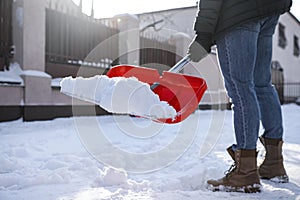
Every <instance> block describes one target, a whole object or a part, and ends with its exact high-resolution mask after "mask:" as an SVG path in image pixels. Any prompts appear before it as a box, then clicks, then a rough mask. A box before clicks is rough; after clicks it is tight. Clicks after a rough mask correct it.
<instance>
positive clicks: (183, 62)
mask: <svg viewBox="0 0 300 200" xmlns="http://www.w3.org/2000/svg"><path fill="white" fill-rule="evenodd" d="M190 61H191V59H190V55H189V54H188V55H186V56H184V57H183V58H182V59H181V60H179V61H178V62H177V63H176V64H175V65H174V66H173V67H172V68H171V69H169V72H174V73H177V72H179V71H180V70H182V69H183V67H184V66H185V65H186V64H188V63H189V62H190Z"/></svg>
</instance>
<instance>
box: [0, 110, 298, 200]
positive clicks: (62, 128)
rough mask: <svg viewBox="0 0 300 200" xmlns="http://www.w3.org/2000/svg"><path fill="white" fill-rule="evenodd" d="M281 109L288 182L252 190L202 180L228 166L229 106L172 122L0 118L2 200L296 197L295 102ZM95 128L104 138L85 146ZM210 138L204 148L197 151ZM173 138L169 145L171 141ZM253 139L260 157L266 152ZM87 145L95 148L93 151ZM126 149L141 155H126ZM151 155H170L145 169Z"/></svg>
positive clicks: (111, 118) (115, 118)
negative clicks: (218, 188) (213, 186)
mask: <svg viewBox="0 0 300 200" xmlns="http://www.w3.org/2000/svg"><path fill="white" fill-rule="evenodd" d="M282 109H283V117H284V130H285V135H284V141H285V143H284V146H283V149H284V152H283V153H284V158H285V160H284V162H285V166H286V170H287V173H288V175H289V177H290V183H286V184H276V183H273V182H270V181H266V180H263V181H262V186H263V191H262V192H261V193H258V194H242V193H226V192H211V191H208V190H207V189H206V180H207V179H209V178H219V177H221V176H223V175H224V172H225V171H226V170H227V169H228V168H229V166H230V165H231V163H232V161H231V159H230V157H229V156H228V155H227V153H226V151H225V149H226V148H227V147H228V146H229V145H231V144H232V143H233V142H234V135H233V129H232V119H231V115H232V112H231V111H202V110H200V111H197V112H195V113H194V114H192V115H191V116H190V117H189V118H188V119H186V120H185V121H184V122H182V123H179V124H176V125H165V124H160V123H155V122H152V121H150V120H146V119H142V118H131V117H128V116H119V115H117V116H114V115H111V116H99V117H72V118H61V119H55V120H52V121H40V122H38V121H37V122H22V120H17V121H12V122H5V123H0V199H1V200H2V199H3V200H20V199H24V200H35V199H43V200H71V199H72V200H111V199H112V200H199V199H211V200H215V199H234V200H239V199H244V200H247V199H248V200H250V199H251V200H252V199H272V200H275V199H295V200H299V199H300V175H299V171H300V134H299V130H300V123H299V118H300V107H299V106H297V105H295V104H289V105H284V106H283V107H282ZM215 119H217V120H215ZM96 127H98V129H96ZM211 127H213V129H211ZM217 127H219V128H220V129H217ZM217 130H221V131H220V133H219V132H217ZM262 132H263V130H261V133H262ZM98 135H103V136H104V137H103V138H102V139H103V140H107V141H109V145H108V144H106V145H104V143H102V142H103V141H98V140H96V141H95V144H99V145H98V146H95V147H94V146H90V145H89V144H88V142H89V141H88V140H87V139H88V138H94V137H92V136H98ZM178 138H179V139H180V142H178V143H176V140H177V139H178ZM188 138H189V139H188ZM208 143H209V145H208V146H210V148H209V149H207V153H205V154H203V153H201V152H202V150H203V148H204V147H205V148H206V147H207V146H206V144H208ZM100 144H103V145H102V146H100ZM172 144H176V145H175V147H174V148H169V147H170V146H172ZM258 144H259V145H258V149H259V150H260V153H259V157H258V160H259V162H261V161H262V157H261V156H262V154H263V152H264V151H263V148H262V145H261V144H260V143H258ZM93 148H96V150H97V149H99V150H100V154H101V155H99V156H98V155H95V154H93ZM164 149H168V151H167V152H164ZM117 150H118V151H117ZM177 151H181V153H180V156H177V155H176V156H174V154H173V152H177ZM125 153H128V154H131V155H132V156H133V157H134V156H138V155H140V156H141V157H139V158H142V159H139V160H134V159H132V160H130V159H131V157H126V154H125ZM154 153H157V154H154ZM153 155H156V156H157V157H162V158H163V160H168V159H169V162H168V163H167V164H165V163H164V162H162V161H163V160H161V159H159V158H157V159H154V160H157V162H161V163H156V164H157V165H154V167H153V168H151V164H153V163H150V162H148V163H147V162H146V161H147V160H148V161H151V160H152V158H151V156H153ZM106 157H108V158H109V159H110V160H105V158H106ZM171 158H172V159H171ZM114 160H118V162H113V161H114ZM103 161H105V162H106V163H107V162H109V161H111V163H112V164H115V165H113V166H109V165H107V164H103ZM121 163H123V167H122V168H121V167H120V166H119V164H120V165H121ZM146 165H147V166H146ZM134 167H136V168H134ZM128 169H130V170H128ZM151 169H152V170H151ZM134 172H136V173H134Z"/></svg>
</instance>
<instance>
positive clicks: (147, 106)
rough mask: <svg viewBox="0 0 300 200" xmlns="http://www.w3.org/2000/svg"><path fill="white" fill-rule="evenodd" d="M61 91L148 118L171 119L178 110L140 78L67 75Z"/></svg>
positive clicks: (113, 110) (113, 111)
mask: <svg viewBox="0 0 300 200" xmlns="http://www.w3.org/2000/svg"><path fill="white" fill-rule="evenodd" d="M61 92H62V93H64V94H67V95H69V96H72V97H75V98H78V99H81V100H85V101H89V102H92V103H95V104H98V105H99V106H100V107H102V108H104V109H105V110H107V111H108V112H111V113H118V114H132V115H137V116H143V117H147V118H154V119H160V118H172V119H174V118H175V117H176V115H177V113H176V110H175V109H174V108H173V107H172V106H170V105H169V104H168V103H167V102H165V101H160V100H159V96H158V95H156V94H155V93H154V92H153V91H152V90H151V89H150V86H149V85H148V84H146V83H143V82H140V81H138V79H137V78H135V77H131V78H124V77H113V78H108V77H107V76H106V75H96V76H94V77H90V78H82V77H77V78H72V77H66V78H64V79H63V80H62V81H61Z"/></svg>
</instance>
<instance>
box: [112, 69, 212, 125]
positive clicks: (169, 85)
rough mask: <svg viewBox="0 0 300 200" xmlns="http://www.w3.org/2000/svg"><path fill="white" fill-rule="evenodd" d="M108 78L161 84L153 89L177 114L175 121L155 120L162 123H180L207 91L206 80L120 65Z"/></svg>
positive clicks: (168, 119)
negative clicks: (134, 79) (132, 79)
mask: <svg viewBox="0 0 300 200" xmlns="http://www.w3.org/2000/svg"><path fill="white" fill-rule="evenodd" d="M106 75H107V76H108V77H110V78H111V77H125V78H130V77H136V78H137V79H138V80H139V81H141V82H144V83H148V84H149V85H152V84H154V83H157V82H158V83H159V85H158V86H157V87H155V88H154V89H153V92H154V93H155V94H157V95H158V96H159V98H160V100H161V101H166V102H168V103H169V104H170V105H171V106H173V107H174V108H175V110H176V112H177V116H176V118H175V119H171V118H164V119H155V120H154V121H157V122H161V123H168V124H173V123H179V122H181V121H183V120H184V119H186V118H187V117H188V116H189V115H190V114H192V113H193V112H194V111H195V110H196V109H197V108H198V105H199V102H200V100H201V98H202V96H203V94H204V92H205V91H206V89H207V85H206V82H205V80H204V79H202V78H199V77H194V76H189V75H184V74H177V73H173V72H166V71H165V72H163V75H162V76H160V75H159V73H158V71H157V70H156V69H150V68H144V67H138V66H132V65H118V66H115V67H113V68H111V69H110V70H109V71H108V72H107V74H106ZM142 117H143V116H142Z"/></svg>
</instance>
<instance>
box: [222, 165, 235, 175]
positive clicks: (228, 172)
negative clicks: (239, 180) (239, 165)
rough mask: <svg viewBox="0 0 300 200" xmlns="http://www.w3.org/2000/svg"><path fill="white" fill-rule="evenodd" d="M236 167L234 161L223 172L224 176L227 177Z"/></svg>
mask: <svg viewBox="0 0 300 200" xmlns="http://www.w3.org/2000/svg"><path fill="white" fill-rule="evenodd" d="M235 169H236V163H235V162H234V163H233V164H232V165H231V166H230V168H229V169H228V170H227V171H225V172H224V174H225V176H226V177H228V176H229V175H230V174H231V173H232V172H234V170H235Z"/></svg>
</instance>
